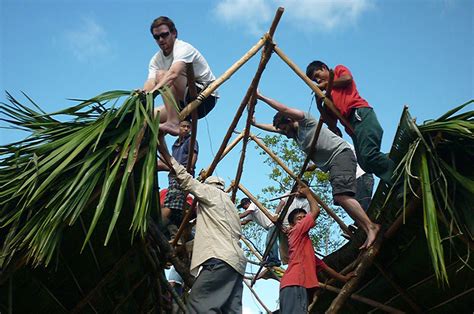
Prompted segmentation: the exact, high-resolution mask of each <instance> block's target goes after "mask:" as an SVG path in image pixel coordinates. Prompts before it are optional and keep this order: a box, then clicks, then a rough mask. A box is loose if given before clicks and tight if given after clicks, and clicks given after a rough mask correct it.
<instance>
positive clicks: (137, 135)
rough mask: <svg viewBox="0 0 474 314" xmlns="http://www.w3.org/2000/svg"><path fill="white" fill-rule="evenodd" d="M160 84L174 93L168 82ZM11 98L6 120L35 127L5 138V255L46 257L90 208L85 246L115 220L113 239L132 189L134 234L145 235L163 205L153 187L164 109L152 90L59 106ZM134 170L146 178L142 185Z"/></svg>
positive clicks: (0, 221)
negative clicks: (46, 107)
mask: <svg viewBox="0 0 474 314" xmlns="http://www.w3.org/2000/svg"><path fill="white" fill-rule="evenodd" d="M160 92H161V94H162V95H164V97H167V98H170V99H172V98H173V97H172V95H171V94H170V93H171V91H170V90H169V89H167V90H161V91H160ZM25 96H26V95H25ZM26 97H27V98H28V96H26ZM7 98H8V100H9V103H8V104H7V103H1V104H0V112H1V113H2V115H3V119H2V120H3V121H5V122H7V123H9V124H10V125H11V127H13V128H16V129H21V130H24V131H28V132H30V133H31V135H30V136H29V137H27V138H26V139H24V140H22V141H18V142H16V143H11V144H7V145H3V146H0V233H1V237H0V245H1V246H2V251H1V253H2V257H3V258H5V260H6V261H10V260H11V259H12V257H13V256H14V255H15V254H19V257H20V258H21V257H24V258H25V260H26V261H31V262H32V263H33V265H39V264H46V265H47V264H48V263H49V262H50V261H51V258H52V256H53V254H54V252H55V250H56V249H57V247H58V246H59V243H60V241H61V236H62V233H63V231H64V230H65V229H66V228H67V227H68V226H71V225H73V224H75V223H76V222H77V220H78V218H79V217H81V215H82V214H83V213H84V212H85V211H88V212H89V211H92V212H93V215H91V216H92V217H93V218H92V220H91V221H90V222H89V226H88V230H87V235H86V237H85V239H84V243H83V248H84V246H85V245H86V244H87V242H88V241H89V239H90V237H91V236H92V235H93V233H94V229H95V227H96V226H97V224H99V223H100V224H104V223H106V224H108V231H107V234H106V237H105V239H104V243H105V244H107V242H108V241H109V239H110V236H111V234H112V232H113V230H114V227H115V225H116V222H117V220H118V219H119V216H120V212H121V211H122V210H123V208H124V200H125V199H126V198H127V197H128V196H130V195H131V194H132V193H133V197H134V198H135V199H136V205H135V207H134V208H132V209H133V220H132V221H131V222H130V228H131V229H132V231H133V233H132V239H133V237H134V236H136V235H140V236H143V235H144V234H145V232H146V228H147V219H148V218H149V217H150V213H151V212H152V211H154V210H156V211H157V210H158V208H157V207H158V204H157V201H156V197H155V196H154V194H153V189H156V188H157V182H156V148H157V138H158V130H159V115H154V114H153V109H154V103H153V97H152V95H151V94H147V96H146V97H144V94H142V93H136V92H132V93H131V92H130V91H120V90H118V91H110V92H106V93H103V94H100V95H98V96H96V97H94V98H91V99H87V100H80V102H79V103H78V104H77V105H75V106H72V107H69V108H66V109H64V110H60V111H58V112H55V113H52V114H47V113H45V112H44V111H42V110H41V109H40V108H39V106H38V105H36V104H35V103H34V102H33V101H32V100H31V99H30V98H28V100H29V101H30V102H31V104H32V107H33V108H35V109H32V108H30V107H28V106H25V105H22V104H21V103H20V102H18V101H17V100H16V99H15V98H14V97H12V96H11V95H10V94H7ZM120 102H121V105H119V106H117V104H119V103H120ZM106 107H108V108H107V109H106ZM58 116H61V117H64V116H65V117H66V119H64V120H65V121H61V120H59V119H58V118H57V117H58ZM133 173H137V174H139V175H138V176H140V178H142V180H139V181H138V184H137V185H138V189H137V190H136V191H135V190H133V189H132V185H134V183H135V182H133V181H134V176H133ZM0 260H1V259H0Z"/></svg>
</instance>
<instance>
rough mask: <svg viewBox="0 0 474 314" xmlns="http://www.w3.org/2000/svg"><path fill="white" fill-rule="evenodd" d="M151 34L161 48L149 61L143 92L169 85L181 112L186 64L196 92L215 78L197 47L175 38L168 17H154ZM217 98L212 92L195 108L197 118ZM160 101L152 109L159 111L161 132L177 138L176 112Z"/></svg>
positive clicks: (171, 105) (185, 94)
mask: <svg viewBox="0 0 474 314" xmlns="http://www.w3.org/2000/svg"><path fill="white" fill-rule="evenodd" d="M150 32H151V34H152V36H153V38H154V40H155V41H156V43H157V44H158V46H159V47H160V51H158V52H157V53H156V54H155V55H154V56H153V57H152V58H151V60H150V64H149V67H148V79H147V80H146V82H145V84H144V86H143V90H144V91H145V92H151V93H154V92H157V91H158V89H160V88H162V87H164V86H168V87H170V88H171V91H172V92H173V95H174V99H175V101H176V103H177V104H178V106H179V107H180V108H181V109H182V108H184V107H185V106H186V104H187V103H188V102H189V95H188V93H187V90H188V88H187V85H188V79H187V77H186V63H192V65H193V69H194V81H195V82H196V87H197V90H198V92H199V91H201V90H202V89H203V88H205V87H206V86H207V85H209V84H210V83H211V82H212V81H214V80H215V76H214V74H213V73H212V71H211V69H210V68H209V65H208V63H207V61H206V59H204V57H203V56H202V55H201V53H200V52H199V51H198V50H197V49H196V48H194V47H193V46H192V45H190V44H188V43H187V42H184V41H182V40H180V39H177V37H178V31H177V29H176V27H175V25H174V22H173V21H172V20H171V19H170V18H168V17H166V16H160V17H158V18H156V19H155V20H154V21H153V23H152V24H151V26H150ZM217 97H218V96H217V93H214V94H212V95H211V96H209V97H208V98H206V99H205V100H204V101H203V102H202V104H201V105H200V106H199V107H198V109H197V111H198V118H199V119H200V118H203V117H205V116H206V115H207V114H208V113H209V112H210V111H211V110H212V109H213V108H214V106H215V104H216V101H217ZM163 102H164V106H161V107H158V108H156V109H155V114H156V113H157V112H158V111H159V112H160V131H161V132H163V133H164V134H166V133H168V134H171V135H174V136H177V135H178V134H179V118H178V112H177V111H176V109H175V108H174V107H173V104H172V103H169V101H167V100H166V99H164V98H163Z"/></svg>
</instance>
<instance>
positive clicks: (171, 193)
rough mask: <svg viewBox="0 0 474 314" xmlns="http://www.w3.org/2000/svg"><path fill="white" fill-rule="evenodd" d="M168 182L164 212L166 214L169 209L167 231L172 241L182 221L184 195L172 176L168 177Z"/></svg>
mask: <svg viewBox="0 0 474 314" xmlns="http://www.w3.org/2000/svg"><path fill="white" fill-rule="evenodd" d="M168 182H169V184H168V193H166V197H165V201H164V208H165V210H164V212H165V213H166V212H167V211H168V209H169V215H168V220H169V225H168V230H169V232H170V239H173V238H174V236H175V235H176V233H177V231H178V227H179V226H180V225H181V221H182V219H183V206H184V202H185V200H186V195H185V193H184V192H183V190H182V189H181V187H180V185H179V183H178V181H177V180H176V177H175V176H174V175H170V176H169V177H168Z"/></svg>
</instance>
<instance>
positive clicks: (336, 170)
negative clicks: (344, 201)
mask: <svg viewBox="0 0 474 314" xmlns="http://www.w3.org/2000/svg"><path fill="white" fill-rule="evenodd" d="M356 167H357V161H356V158H355V156H354V153H353V152H352V150H351V149H350V148H348V149H346V150H344V151H342V152H341V153H339V154H338V155H337V156H336V157H334V159H333V160H332V162H331V165H330V166H329V181H330V182H331V187H332V195H338V194H345V195H349V196H354V195H355V193H356V191H357V186H356Z"/></svg>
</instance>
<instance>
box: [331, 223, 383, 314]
mask: <svg viewBox="0 0 474 314" xmlns="http://www.w3.org/2000/svg"><path fill="white" fill-rule="evenodd" d="M383 239H384V238H383V235H382V232H379V234H378V236H377V238H376V239H375V241H374V243H373V244H372V246H371V247H369V248H368V249H367V251H366V252H365V253H364V256H363V257H362V258H361V261H360V263H359V265H357V267H356V269H355V273H356V274H357V276H356V277H353V278H351V279H349V281H348V282H347V283H346V284H345V285H344V287H342V289H341V291H340V292H339V294H338V295H337V297H336V298H334V300H333V301H332V303H331V306H330V307H329V309H328V310H327V311H326V313H329V314H333V313H339V312H340V311H341V310H342V308H343V306H344V304H345V302H346V301H347V299H348V298H349V297H350V295H351V294H352V293H353V292H354V291H355V289H356V288H357V286H358V284H359V282H360V281H361V280H362V277H363V276H364V274H365V272H366V271H367V270H368V268H369V267H370V266H371V265H372V264H373V262H374V259H375V257H376V256H377V254H378V253H379V251H380V248H381V246H382V242H383Z"/></svg>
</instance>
